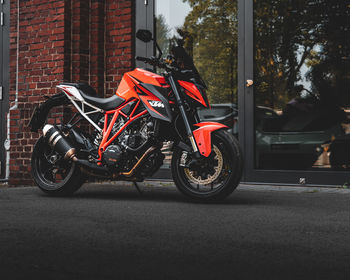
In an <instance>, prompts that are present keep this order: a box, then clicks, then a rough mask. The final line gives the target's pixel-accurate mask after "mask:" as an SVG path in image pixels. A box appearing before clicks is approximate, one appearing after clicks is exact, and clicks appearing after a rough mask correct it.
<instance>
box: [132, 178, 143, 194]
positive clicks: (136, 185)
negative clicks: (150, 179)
mask: <svg viewBox="0 0 350 280" xmlns="http://www.w3.org/2000/svg"><path fill="white" fill-rule="evenodd" d="M133 183H134V186H135V188H136V189H137V191H138V192H139V194H142V191H141V189H140V188H139V185H138V184H137V183H136V182H135V181H134V182H133Z"/></svg>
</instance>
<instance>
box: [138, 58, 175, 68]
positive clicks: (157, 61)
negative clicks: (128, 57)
mask: <svg viewBox="0 0 350 280" xmlns="http://www.w3.org/2000/svg"><path fill="white" fill-rule="evenodd" d="M135 59H136V60H138V61H142V62H145V63H147V64H150V65H153V66H156V67H159V68H163V69H166V70H172V69H173V67H171V66H170V65H167V64H166V63H165V62H164V61H161V60H160V59H158V58H156V57H154V56H152V57H150V58H148V57H142V56H136V57H135Z"/></svg>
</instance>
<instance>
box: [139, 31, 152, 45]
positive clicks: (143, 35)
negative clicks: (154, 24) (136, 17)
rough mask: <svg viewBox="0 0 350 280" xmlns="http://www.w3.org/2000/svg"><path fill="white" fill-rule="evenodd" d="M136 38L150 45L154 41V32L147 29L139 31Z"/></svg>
mask: <svg viewBox="0 0 350 280" xmlns="http://www.w3.org/2000/svg"><path fill="white" fill-rule="evenodd" d="M136 38H137V39H140V40H141V41H142V42H145V43H148V42H149V41H151V40H152V32H151V31H149V30H146V29H139V30H137V32H136Z"/></svg>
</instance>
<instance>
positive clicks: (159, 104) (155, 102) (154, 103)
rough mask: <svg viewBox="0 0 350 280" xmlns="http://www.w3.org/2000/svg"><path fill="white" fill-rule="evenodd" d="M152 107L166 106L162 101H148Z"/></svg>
mask: <svg viewBox="0 0 350 280" xmlns="http://www.w3.org/2000/svg"><path fill="white" fill-rule="evenodd" d="M148 102H149V104H150V105H151V106H152V107H159V108H164V104H163V102H161V101H148Z"/></svg>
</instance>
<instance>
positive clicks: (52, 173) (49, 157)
mask: <svg viewBox="0 0 350 280" xmlns="http://www.w3.org/2000/svg"><path fill="white" fill-rule="evenodd" d="M31 167H32V176H33V179H34V181H35V183H36V184H37V186H38V187H39V188H40V189H41V190H42V191H43V192H45V193H46V194H49V195H52V196H67V195H71V194H73V193H74V192H75V191H77V190H78V189H79V188H80V187H81V185H82V184H83V183H84V179H83V177H82V174H81V172H80V168H79V167H78V166H77V165H76V164H75V163H74V162H70V161H66V160H64V159H63V158H62V157H61V156H60V155H58V154H57V153H56V152H55V151H53V150H52V148H51V147H50V146H49V144H48V143H47V141H45V139H44V138H43V137H40V138H39V139H38V141H37V142H36V143H35V145H34V149H33V154H32V160H31Z"/></svg>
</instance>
